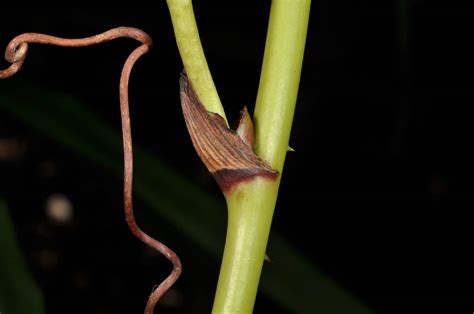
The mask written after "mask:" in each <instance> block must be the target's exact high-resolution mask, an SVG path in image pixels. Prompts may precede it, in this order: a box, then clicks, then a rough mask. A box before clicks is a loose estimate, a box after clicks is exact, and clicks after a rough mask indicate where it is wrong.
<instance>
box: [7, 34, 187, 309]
mask: <svg viewBox="0 0 474 314" xmlns="http://www.w3.org/2000/svg"><path fill="white" fill-rule="evenodd" d="M121 37H128V38H132V39H135V40H137V41H139V42H141V43H142V45H141V46H139V47H138V48H136V49H135V50H134V51H133V52H132V53H131V54H130V55H129V56H128V58H127V60H126V61H125V64H124V66H123V69H122V74H121V76H120V86H119V94H120V114H121V120H122V135H123V153H124V191H123V192H124V209H125V220H126V221H127V224H128V227H129V229H130V231H131V232H132V233H133V235H134V236H136V237H137V238H138V239H140V240H141V241H143V242H144V243H146V244H147V245H149V246H150V247H152V248H154V249H156V250H157V251H159V252H160V253H161V254H163V255H164V256H166V258H167V259H169V260H170V261H171V262H172V263H173V270H172V272H171V274H170V275H169V276H168V277H167V278H166V279H165V280H164V281H163V282H162V283H161V284H160V285H159V286H158V287H157V288H156V289H154V290H153V291H152V293H151V295H150V296H149V298H148V302H147V305H146V307H145V314H152V313H153V311H154V308H155V305H156V303H157V302H158V300H159V299H160V297H161V296H162V295H163V294H164V293H165V292H166V291H167V290H168V289H169V288H170V287H171V286H172V285H173V284H174V283H175V282H176V280H177V279H178V277H179V275H180V274H181V261H180V260H179V257H178V256H177V255H176V253H175V252H173V251H172V250H171V249H170V248H168V247H167V246H165V245H164V244H163V243H161V242H159V241H158V240H156V239H153V238H152V237H150V236H149V235H147V234H146V233H145V232H143V231H142V230H141V229H140V228H139V227H138V225H137V223H136V222H135V217H134V215H133V205H132V180H133V150H132V132H131V128H130V113H129V108H128V107H129V105H128V103H129V101H128V82H129V78H130V73H131V71H132V68H133V65H134V64H135V62H136V61H137V60H138V59H139V58H140V57H141V56H142V55H144V54H145V53H147V52H148V51H149V50H150V48H151V46H152V40H151V38H150V36H148V34H146V33H145V32H143V31H142V30H139V29H136V28H133V27H117V28H114V29H111V30H109V31H106V32H104V33H102V34H98V35H95V36H91V37H87V38H80V39H67V38H59V37H54V36H49V35H45V34H38V33H25V34H21V35H19V36H17V37H15V38H14V39H12V40H11V41H10V43H9V44H8V46H7V49H6V51H5V59H6V60H7V61H8V62H10V63H11V65H10V67H8V68H7V69H5V70H0V78H7V77H10V76H12V75H14V74H15V73H16V72H18V71H19V70H20V68H21V66H22V65H23V62H24V60H25V58H26V55H27V52H28V44H29V43H39V44H49V45H57V46H63V47H83V46H90V45H95V44H99V43H103V42H107V41H110V40H113V39H116V38H121ZM86 122H87V121H84V123H86Z"/></svg>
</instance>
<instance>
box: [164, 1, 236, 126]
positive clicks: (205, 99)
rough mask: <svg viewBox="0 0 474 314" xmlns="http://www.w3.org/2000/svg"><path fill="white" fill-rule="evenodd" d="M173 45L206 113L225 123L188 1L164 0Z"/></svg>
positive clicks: (224, 116) (190, 3)
mask: <svg viewBox="0 0 474 314" xmlns="http://www.w3.org/2000/svg"><path fill="white" fill-rule="evenodd" d="M167 3H168V8H169V10H170V15H171V20H172V22H173V29H174V34H175V37H176V43H177V44H178V49H179V53H180V55H181V59H182V60H183V64H184V68H185V69H186V73H187V75H188V77H189V79H190V81H191V83H192V84H193V88H194V91H195V92H196V94H197V95H198V97H199V100H200V101H201V102H202V104H203V105H204V107H206V109H207V110H208V111H211V112H215V113H218V114H219V115H220V116H221V117H223V118H224V120H226V122H227V118H226V115H225V112H224V108H223V107H222V104H221V101H220V99H219V95H218V94H217V91H216V87H215V85H214V81H213V80H212V76H211V72H210V71H209V67H208V66H207V61H206V57H205V55H204V51H203V49H202V45H201V40H200V38H199V32H198V28H197V25H196V20H195V18H194V11H193V4H192V1H191V0H167Z"/></svg>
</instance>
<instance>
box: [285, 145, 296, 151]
mask: <svg viewBox="0 0 474 314" xmlns="http://www.w3.org/2000/svg"><path fill="white" fill-rule="evenodd" d="M286 151H287V152H294V151H295V150H294V149H293V148H292V147H291V146H288V149H287V150H286Z"/></svg>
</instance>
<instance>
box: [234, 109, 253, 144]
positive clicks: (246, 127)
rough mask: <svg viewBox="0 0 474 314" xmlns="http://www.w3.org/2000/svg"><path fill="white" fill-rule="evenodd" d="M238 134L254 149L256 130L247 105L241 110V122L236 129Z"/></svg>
mask: <svg viewBox="0 0 474 314" xmlns="http://www.w3.org/2000/svg"><path fill="white" fill-rule="evenodd" d="M236 132H237V135H238V136H239V137H240V139H241V140H242V141H243V142H244V143H245V144H246V145H247V146H248V147H250V149H252V150H253V146H254V130H253V121H252V118H251V117H250V115H249V112H248V110H247V107H244V108H243V109H242V110H241V111H240V117H239V123H238V125H237V129H236Z"/></svg>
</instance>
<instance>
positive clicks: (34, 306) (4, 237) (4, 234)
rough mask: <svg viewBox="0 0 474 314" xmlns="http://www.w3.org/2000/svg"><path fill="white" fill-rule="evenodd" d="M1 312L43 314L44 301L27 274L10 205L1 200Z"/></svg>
mask: <svg viewBox="0 0 474 314" xmlns="http://www.w3.org/2000/svg"><path fill="white" fill-rule="evenodd" d="M0 313H11V314H30V313H38V314H41V313H44V305H43V298H42V296H41V293H40V291H39V290H38V288H37V287H36V284H35V283H34V281H33V279H32V278H31V276H30V273H29V272H28V266H27V265H26V263H25V260H24V259H23V256H22V254H21V252H20V249H19V245H18V243H17V241H16V238H15V232H14V228H13V223H12V220H11V218H10V216H9V214H8V210H7V206H6V204H5V203H4V202H3V200H1V199H0Z"/></svg>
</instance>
